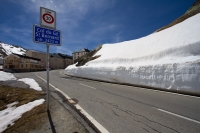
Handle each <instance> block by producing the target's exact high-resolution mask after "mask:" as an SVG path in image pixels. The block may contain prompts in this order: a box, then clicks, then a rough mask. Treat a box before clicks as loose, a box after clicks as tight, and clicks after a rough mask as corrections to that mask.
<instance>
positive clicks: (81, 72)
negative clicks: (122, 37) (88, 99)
mask: <svg viewBox="0 0 200 133" xmlns="http://www.w3.org/2000/svg"><path fill="white" fill-rule="evenodd" d="M198 22H200V14H197V15H195V16H193V17H191V18H189V19H187V20H185V21H183V22H182V23H179V24H177V25H175V26H173V27H170V28H168V29H165V30H163V31H160V32H157V33H153V34H151V35H148V36H146V37H143V38H140V39H136V40H132V41H126V42H121V43H116V44H104V45H103V46H102V48H101V49H100V50H99V51H98V52H97V53H96V54H95V55H94V56H96V55H101V57H99V58H97V59H95V60H93V61H90V62H88V63H87V64H86V65H85V66H82V67H76V66H75V65H72V66H69V67H68V68H66V69H65V73H66V74H68V75H73V76H80V77H86V78H93V79H99V80H105V81H112V82H121V83H128V84H135V85H144V86H150V87H156V88H162V89H170V90H178V91H186V92H193V93H200V88H199V86H200V38H199V35H200V25H199V23H198Z"/></svg>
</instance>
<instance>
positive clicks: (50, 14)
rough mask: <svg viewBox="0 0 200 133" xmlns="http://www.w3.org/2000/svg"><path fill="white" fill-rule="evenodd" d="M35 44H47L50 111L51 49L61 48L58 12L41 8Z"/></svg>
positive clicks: (35, 27)
mask: <svg viewBox="0 0 200 133" xmlns="http://www.w3.org/2000/svg"><path fill="white" fill-rule="evenodd" d="M33 42H35V43H42V44H46V47H47V55H46V70H47V97H46V103H47V105H46V106H47V107H46V108H47V111H49V47H50V45H54V46H61V43H62V40H61V31H59V30H56V12H55V11H52V10H50V9H47V8H44V7H40V26H38V25H33Z"/></svg>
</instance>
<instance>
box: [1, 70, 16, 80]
mask: <svg viewBox="0 0 200 133" xmlns="http://www.w3.org/2000/svg"><path fill="white" fill-rule="evenodd" d="M16 79H17V78H16V77H15V76H14V75H13V74H11V73H7V72H3V71H0V81H6V80H16Z"/></svg>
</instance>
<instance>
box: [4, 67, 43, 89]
mask: <svg viewBox="0 0 200 133" xmlns="http://www.w3.org/2000/svg"><path fill="white" fill-rule="evenodd" d="M7 80H17V78H16V77H15V76H14V75H13V74H11V73H7V72H3V71H0V81H7ZM18 81H22V82H24V83H25V84H27V85H29V86H30V88H32V89H34V90H36V91H42V88H41V87H40V86H39V85H38V83H37V82H36V81H35V80H34V79H31V78H22V79H18Z"/></svg>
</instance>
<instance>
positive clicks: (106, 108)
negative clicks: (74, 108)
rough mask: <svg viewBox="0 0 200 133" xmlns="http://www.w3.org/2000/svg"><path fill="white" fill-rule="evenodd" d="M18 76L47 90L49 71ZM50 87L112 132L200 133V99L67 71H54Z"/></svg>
mask: <svg viewBox="0 0 200 133" xmlns="http://www.w3.org/2000/svg"><path fill="white" fill-rule="evenodd" d="M14 75H15V76H16V77H17V78H25V77H26V78H27V77H28V78H33V79H35V80H36V81H37V82H38V83H39V84H40V86H41V87H42V88H44V89H46V83H45V82H43V81H42V80H41V79H40V78H39V77H41V78H43V79H45V80H46V72H32V73H16V74H14ZM36 75H37V76H36ZM50 84H51V85H53V86H54V87H56V88H58V89H59V90H61V91H63V92H64V93H65V94H67V95H68V96H69V97H71V98H73V99H75V101H77V102H78V104H79V105H80V106H81V107H82V108H83V109H84V110H85V111H86V112H87V113H88V114H89V115H90V116H92V117H93V118H94V119H95V120H96V121H97V122H99V123H100V124H101V125H102V126H103V127H104V128H105V129H107V131H109V132H111V133H149V132H150V133H200V97H195V96H187V95H182V94H176V93H171V92H164V91H158V90H152V89H147V88H140V87H133V86H126V85H118V84H111V83H105V82H98V81H92V80H86V79H81V78H74V77H70V76H66V75H65V74H64V70H53V71H50ZM50 90H51V91H56V90H54V88H52V87H51V86H50Z"/></svg>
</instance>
